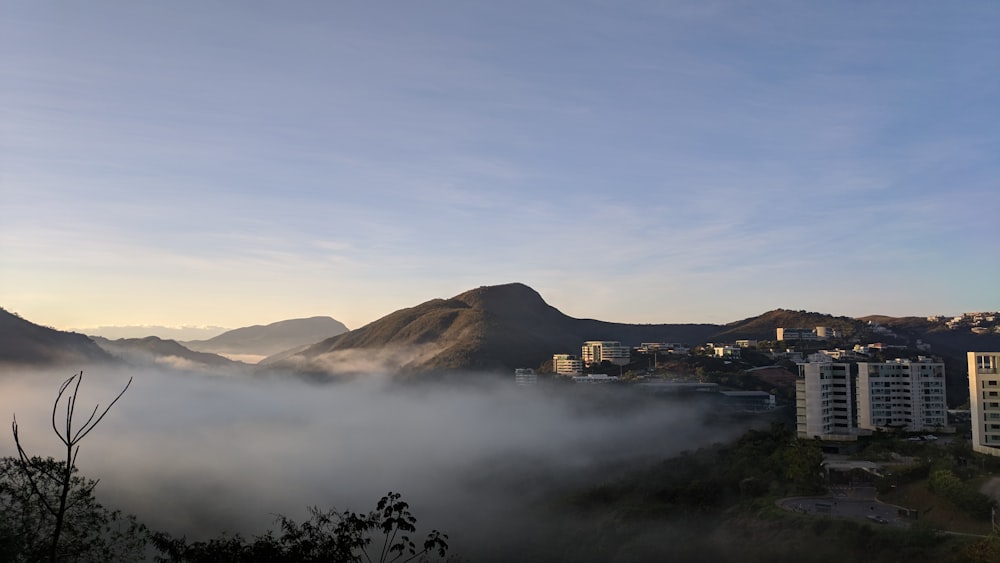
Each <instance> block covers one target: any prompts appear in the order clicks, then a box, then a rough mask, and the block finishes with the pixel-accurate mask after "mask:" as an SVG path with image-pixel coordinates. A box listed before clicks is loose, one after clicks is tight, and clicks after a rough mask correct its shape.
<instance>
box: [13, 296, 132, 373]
mask: <svg viewBox="0 0 1000 563" xmlns="http://www.w3.org/2000/svg"><path fill="white" fill-rule="evenodd" d="M111 361H113V358H112V357H111V356H110V355H108V353H107V352H105V351H104V350H102V349H101V348H100V347H99V346H98V345H97V344H95V343H94V341H93V340H91V339H90V338H87V337H86V336H84V335H82V334H77V333H75V332H63V331H61V330H56V329H54V328H48V327H44V326H40V325H36V324H34V323H32V322H29V321H26V320H24V319H22V318H21V317H20V316H18V315H16V314H14V313H10V312H8V311H6V310H5V309H0V364H30V365H70V364H72V365H81V364H90V363H94V362H111Z"/></svg>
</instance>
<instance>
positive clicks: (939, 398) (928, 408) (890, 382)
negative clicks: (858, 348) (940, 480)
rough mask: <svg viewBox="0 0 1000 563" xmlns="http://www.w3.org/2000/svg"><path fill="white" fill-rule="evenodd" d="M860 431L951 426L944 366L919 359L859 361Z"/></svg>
mask: <svg viewBox="0 0 1000 563" xmlns="http://www.w3.org/2000/svg"><path fill="white" fill-rule="evenodd" d="M857 412H858V428H867V429H869V430H877V429H893V428H895V429H901V430H906V431H908V432H924V431H927V430H934V429H943V428H944V427H945V426H946V425H947V424H948V402H947V400H946V397H945V384H944V364H943V363H941V362H935V361H932V360H930V359H929V358H925V357H923V356H921V357H920V358H919V359H917V360H903V359H896V360H889V361H886V362H881V363H876V362H858V384H857Z"/></svg>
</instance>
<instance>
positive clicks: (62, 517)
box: [11, 371, 132, 563]
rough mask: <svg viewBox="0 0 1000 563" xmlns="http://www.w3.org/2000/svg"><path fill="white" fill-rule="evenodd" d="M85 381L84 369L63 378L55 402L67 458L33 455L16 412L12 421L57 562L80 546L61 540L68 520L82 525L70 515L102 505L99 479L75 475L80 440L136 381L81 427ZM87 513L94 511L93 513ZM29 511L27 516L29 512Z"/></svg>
mask: <svg viewBox="0 0 1000 563" xmlns="http://www.w3.org/2000/svg"><path fill="white" fill-rule="evenodd" d="M82 382H83V372H82V371H81V372H80V373H77V374H74V375H73V376H71V377H70V378H68V379H66V380H65V381H63V383H62V385H60V387H59V393H58V394H57V395H56V400H55V402H54V403H53V404H52V430H53V431H54V432H55V433H56V436H58V437H59V440H60V441H61V442H62V444H63V446H65V448H66V458H65V460H60V461H56V460H55V459H53V458H48V459H42V458H39V457H32V456H29V455H28V453H27V452H26V451H25V449H24V447H23V445H22V444H21V436H20V433H19V428H18V425H17V415H16V414H15V415H14V421H13V422H12V423H11V430H12V432H13V434H14V444H15V445H16V446H17V454H18V457H17V463H18V465H19V467H20V470H21V473H20V476H18V477H20V478H23V479H24V484H26V485H27V488H28V490H29V491H30V493H31V495H30V496H31V499H32V501H33V502H35V503H37V506H36V508H37V509H38V514H37V515H35V516H37V523H38V524H39V528H38V529H37V530H36V531H37V532H39V533H41V531H43V530H44V533H45V534H47V535H49V536H50V537H49V538H48V542H49V547H48V557H47V559H48V560H49V561H50V562H53V563H54V562H56V561H58V560H59V559H62V558H65V557H67V556H68V554H69V552H70V551H71V548H72V549H77V548H78V547H79V546H76V545H73V546H69V545H67V546H61V545H60V540H61V539H62V536H63V532H64V530H65V529H66V527H67V524H71V525H72V526H74V527H79V526H80V525H81V524H80V523H77V522H68V521H67V516H68V515H69V516H76V517H79V516H80V514H83V513H80V512H79V511H78V510H77V509H79V508H80V507H87V506H90V507H91V508H94V505H96V506H97V507H99V506H100V505H99V504H97V503H96V501H94V500H93V490H94V487H96V486H97V481H91V480H88V479H81V478H78V477H75V476H74V474H75V473H76V470H77V469H76V457H77V455H78V454H79V453H80V442H81V441H82V440H83V439H84V438H86V437H87V435H88V434H90V432H91V431H93V429H94V428H95V427H96V426H97V425H98V424H100V422H101V420H103V419H104V416H105V415H107V414H108V411H109V410H111V407H113V406H114V404H115V403H117V402H118V399H121V397H122V395H124V394H125V391H127V390H128V388H129V385H131V384H132V378H131V377H130V378H129V380H128V383H126V384H125V387H124V388H123V389H122V390H121V392H119V393H118V395H117V396H116V397H115V398H114V400H112V401H111V403H110V404H108V406H107V407H106V408H105V409H104V411H103V412H101V414H100V416H98V415H97V413H98V409H100V405H96V406H94V410H93V411H92V412H91V413H90V416H89V417H88V418H87V420H86V421H84V423H83V424H82V425H80V426H79V427H78V428H74V422H75V421H74V416H75V414H76V400H77V397H78V396H79V394H80V384H81V383H82ZM70 387H72V393H70V394H68V395H67V393H66V391H67V390H68V389H70ZM63 403H65V411H66V412H65V418H64V419H62V420H60V417H59V412H60V407H61V406H62V405H63ZM12 482H13V481H12ZM12 498H13V497H12ZM29 504H31V502H29ZM87 514H88V515H90V514H89V513H87ZM25 515H26V516H27V514H25ZM49 519H51V529H50V527H49ZM80 532H81V530H79V529H77V530H75V533H77V534H79V533H80ZM79 557H80V555H79V554H76V555H74V558H79Z"/></svg>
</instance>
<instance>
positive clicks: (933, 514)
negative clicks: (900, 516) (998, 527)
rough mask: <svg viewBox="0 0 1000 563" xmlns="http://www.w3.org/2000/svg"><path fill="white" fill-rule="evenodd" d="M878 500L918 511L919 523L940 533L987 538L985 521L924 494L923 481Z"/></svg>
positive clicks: (925, 482)
mask: <svg viewBox="0 0 1000 563" xmlns="http://www.w3.org/2000/svg"><path fill="white" fill-rule="evenodd" d="M998 487H1000V485H998ZM879 499H880V500H882V501H883V502H888V503H891V504H895V505H899V506H903V507H906V508H914V509H917V510H919V511H920V516H919V521H921V522H923V523H925V524H930V525H931V526H933V527H935V528H939V529H941V530H947V531H949V532H961V533H964V534H982V535H985V534H989V533H990V530H991V526H990V523H989V521H986V520H982V521H980V520H976V519H974V518H972V517H971V516H969V515H968V514H966V513H965V512H962V511H961V510H959V509H958V508H956V507H955V505H953V504H952V503H950V502H948V501H947V500H945V499H943V498H941V497H939V496H938V495H936V494H934V493H932V492H931V491H930V490H928V488H927V480H926V479H925V480H922V481H916V482H914V483H909V484H907V485H903V486H901V487H899V488H898V489H896V490H895V491H893V492H891V493H888V494H884V495H879Z"/></svg>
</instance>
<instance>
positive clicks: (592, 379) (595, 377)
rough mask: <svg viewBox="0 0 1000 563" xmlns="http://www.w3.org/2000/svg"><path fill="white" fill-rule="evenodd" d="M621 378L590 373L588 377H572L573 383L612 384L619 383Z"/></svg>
mask: <svg viewBox="0 0 1000 563" xmlns="http://www.w3.org/2000/svg"><path fill="white" fill-rule="evenodd" d="M620 380H621V378H620V377H618V376H617V375H608V374H606V373H592V374H590V375H575V376H573V383H592V384H600V383H614V382H616V381H620Z"/></svg>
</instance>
